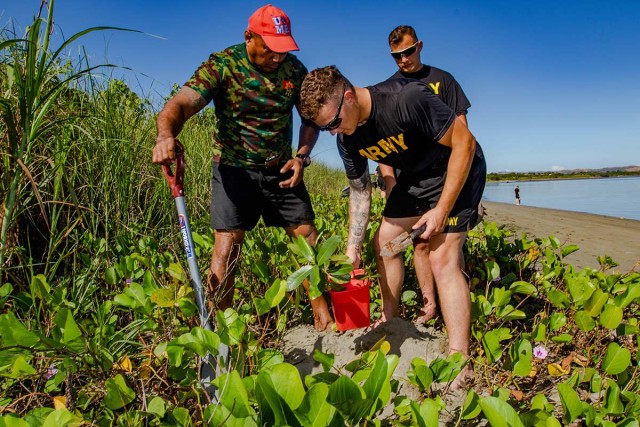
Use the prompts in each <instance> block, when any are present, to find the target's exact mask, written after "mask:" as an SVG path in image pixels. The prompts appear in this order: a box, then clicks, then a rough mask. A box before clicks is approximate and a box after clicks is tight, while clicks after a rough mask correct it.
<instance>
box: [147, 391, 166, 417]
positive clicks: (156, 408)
mask: <svg viewBox="0 0 640 427" xmlns="http://www.w3.org/2000/svg"><path fill="white" fill-rule="evenodd" d="M165 411H166V405H165V403H164V400H162V398H161V397H158V396H156V397H154V398H153V399H151V402H149V404H148V405H147V412H149V413H150V414H153V415H155V416H156V417H158V418H164V414H165Z"/></svg>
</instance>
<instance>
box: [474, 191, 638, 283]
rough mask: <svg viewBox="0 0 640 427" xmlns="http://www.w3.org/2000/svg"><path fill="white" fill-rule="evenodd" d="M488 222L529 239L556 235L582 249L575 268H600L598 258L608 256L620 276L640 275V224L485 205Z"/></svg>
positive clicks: (572, 259) (571, 258) (569, 259)
mask: <svg viewBox="0 0 640 427" xmlns="http://www.w3.org/2000/svg"><path fill="white" fill-rule="evenodd" d="M482 203H483V205H484V206H485V208H486V212H485V219H487V220H489V221H495V222H496V223H498V224H504V225H505V226H506V227H507V228H508V229H510V230H513V231H516V232H518V233H521V232H525V233H527V234H528V235H529V236H532V237H533V236H535V237H548V236H549V235H553V236H555V237H557V238H558V239H559V240H560V241H561V242H562V243H567V244H569V243H571V244H575V245H578V246H579V247H580V250H579V251H576V252H574V253H572V254H570V255H569V256H567V258H566V261H567V262H568V263H570V264H573V265H574V266H576V267H580V268H583V267H591V268H599V266H600V265H599V264H598V256H599V255H609V256H610V257H611V258H613V260H614V261H616V262H617V263H618V264H620V265H619V266H618V267H616V268H614V270H617V271H618V272H620V273H626V272H628V271H630V270H631V269H632V268H633V267H634V266H636V270H637V271H640V221H635V220H631V219H621V218H613V217H608V216H603V215H593V214H586V213H580V212H569V211H560V210H555V209H544V208H534V207H531V206H523V205H520V206H516V205H515V204H514V205H510V204H506V203H494V202H482Z"/></svg>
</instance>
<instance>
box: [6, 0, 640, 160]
mask: <svg viewBox="0 0 640 427" xmlns="http://www.w3.org/2000/svg"><path fill="white" fill-rule="evenodd" d="M39 4H40V1H39V0H10V1H8V2H2V3H0V25H1V26H6V25H7V24H8V23H9V21H10V19H13V21H14V23H15V25H16V27H17V28H18V29H19V30H20V31H21V32H22V31H23V30H24V28H25V27H26V26H27V25H28V24H29V23H30V22H31V18H32V16H33V15H34V14H36V13H37V10H38V7H39ZM264 4H265V3H264V2H262V1H253V0H252V1H236V2H233V1H214V0H208V1H201V0H187V1H176V0H174V1H167V0H155V1H148V0H128V1H124V0H57V2H56V5H55V16H56V25H57V31H58V34H63V35H64V36H65V37H70V36H71V35H72V34H74V33H76V32H77V31H80V30H83V29H85V28H88V27H91V26H99V25H108V26H119V27H126V28H131V29H137V30H141V31H144V32H146V33H150V34H154V35H157V36H160V37H162V38H156V37H150V36H147V35H140V34H133V33H123V32H102V33H94V34H92V35H90V36H89V37H86V38H84V39H81V40H80V43H81V45H83V46H84V47H85V49H86V50H87V52H88V54H89V56H90V60H91V62H92V63H93V64H98V63H101V62H105V61H109V62H112V63H116V64H120V65H124V66H127V67H131V68H133V69H135V70H136V75H135V76H134V75H132V74H131V73H129V74H127V73H126V72H125V71H115V73H114V75H115V76H116V77H124V78H126V80H127V81H128V82H129V83H130V84H131V85H132V86H134V89H136V90H137V91H139V92H140V91H144V92H145V93H147V94H149V95H150V96H153V97H154V98H156V99H162V97H164V96H167V94H168V93H169V91H170V88H171V85H172V84H173V83H178V84H182V83H184V81H186V80H187V78H188V77H189V76H190V75H191V74H192V72H193V71H194V70H195V68H196V67H197V66H198V65H199V64H200V63H201V62H202V61H203V60H204V59H205V58H207V56H208V55H209V53H211V52H214V51H217V50H221V49H224V48H225V47H227V46H229V45H232V44H236V43H239V42H241V41H242V33H243V31H244V29H245V28H246V25H247V19H248V17H249V15H250V14H251V13H252V12H253V11H254V10H255V9H257V8H258V7H260V6H262V5H264ZM274 4H275V5H276V6H278V7H280V8H282V9H284V10H285V12H287V14H289V16H290V18H291V20H292V27H293V34H294V37H295V39H296V41H297V42H298V45H299V46H300V48H301V50H300V52H298V53H297V56H298V57H299V58H300V59H301V60H302V61H303V62H304V63H305V65H306V66H307V67H308V68H309V69H310V70H311V69H313V68H316V67H321V66H324V65H329V64H335V65H337V66H338V67H339V68H340V69H341V70H342V71H343V73H344V74H345V75H346V76H347V77H348V78H349V79H350V80H351V81H352V82H353V83H354V84H356V85H358V86H366V85H370V84H374V83H377V82H379V81H382V80H385V79H386V78H387V77H388V76H390V75H391V74H392V73H393V72H395V70H396V66H395V63H394V62H393V60H392V58H391V57H390V56H389V54H388V46H387V36H388V34H389V32H390V31H391V30H392V29H393V28H394V27H395V26H397V25H400V24H407V25H412V26H413V27H414V28H415V29H416V31H417V32H418V36H419V38H420V39H421V40H423V41H424V45H425V47H424V50H423V54H422V60H423V62H425V63H427V64H431V65H435V66H437V67H440V68H443V69H445V70H447V71H449V72H451V73H452V74H453V75H454V76H455V78H456V79H457V80H458V82H460V84H461V85H462V87H463V89H464V90H465V92H466V94H467V97H468V98H469V99H470V101H471V104H472V106H471V108H470V110H469V115H468V120H469V127H470V129H471V131H472V133H473V134H474V135H475V136H476V138H477V139H478V141H479V142H480V143H481V144H482V147H483V149H484V152H485V155H486V158H487V165H488V169H489V171H490V172H497V171H521V172H522V171H537V170H552V169H559V168H580V167H587V168H599V167H607V166H625V165H632V164H634V165H640V109H638V101H639V100H640V55H638V46H640V2H638V1H618V0H612V1H602V0H601V1H590V0H571V1H558V0H555V1H547V0H542V1H530V0H529V1H520V0H511V1H506V0H495V1H494V0H491V1H479V0H478V1H466V0H461V1H451V0H449V1H444V0H434V1H424V0H423V1H418V0H416V1H407V0H398V1H395V2H388V1H376V0H371V1H349V2H339V1H315V2H306V1H300V0H298V1H293V0H282V1H278V2H274ZM75 46H76V49H75V50H71V51H70V52H69V53H70V54H71V55H75V56H77V54H78V49H77V48H78V47H79V46H80V44H76V45H75ZM136 86H137V87H136ZM296 123H299V120H296ZM294 144H297V141H295V142H294ZM313 154H314V158H316V159H320V160H322V161H324V162H325V163H327V164H330V165H332V166H337V167H339V166H341V163H340V160H339V157H338V154H337V150H336V148H335V142H334V139H333V138H332V137H330V135H329V134H328V133H325V134H323V135H321V137H320V140H319V141H318V144H317V145H316V148H315V150H314V153H313Z"/></svg>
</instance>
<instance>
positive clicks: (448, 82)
mask: <svg viewBox="0 0 640 427" xmlns="http://www.w3.org/2000/svg"><path fill="white" fill-rule="evenodd" d="M400 78H407V79H416V80H420V81H421V82H424V83H426V84H427V86H429V88H430V89H431V90H432V91H433V93H434V94H435V95H436V96H437V97H438V98H440V99H441V100H442V101H443V102H444V103H445V104H447V105H448V106H449V108H451V109H452V110H453V111H454V112H455V113H456V114H457V115H459V114H467V110H468V109H469V107H471V103H470V102H469V99H467V96H466V95H465V94H464V91H463V90H462V87H461V86H460V84H459V83H458V82H457V81H456V79H454V78H453V76H452V75H451V74H449V73H448V72H446V71H444V70H441V69H440V68H436V67H432V66H430V65H423V66H422V68H420V69H419V70H418V71H416V72H415V73H403V72H402V71H400V70H398V71H397V72H396V73H395V74H394V75H392V76H391V77H389V80H391V79H400Z"/></svg>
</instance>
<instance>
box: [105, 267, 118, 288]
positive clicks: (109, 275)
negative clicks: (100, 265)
mask: <svg viewBox="0 0 640 427" xmlns="http://www.w3.org/2000/svg"><path fill="white" fill-rule="evenodd" d="M121 279H122V277H121V276H120V275H119V274H118V271H117V270H116V269H115V267H108V268H107V269H106V270H105V271H104V281H105V282H107V284H108V285H116V284H117V283H118V282H119V281H120V280H121Z"/></svg>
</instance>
